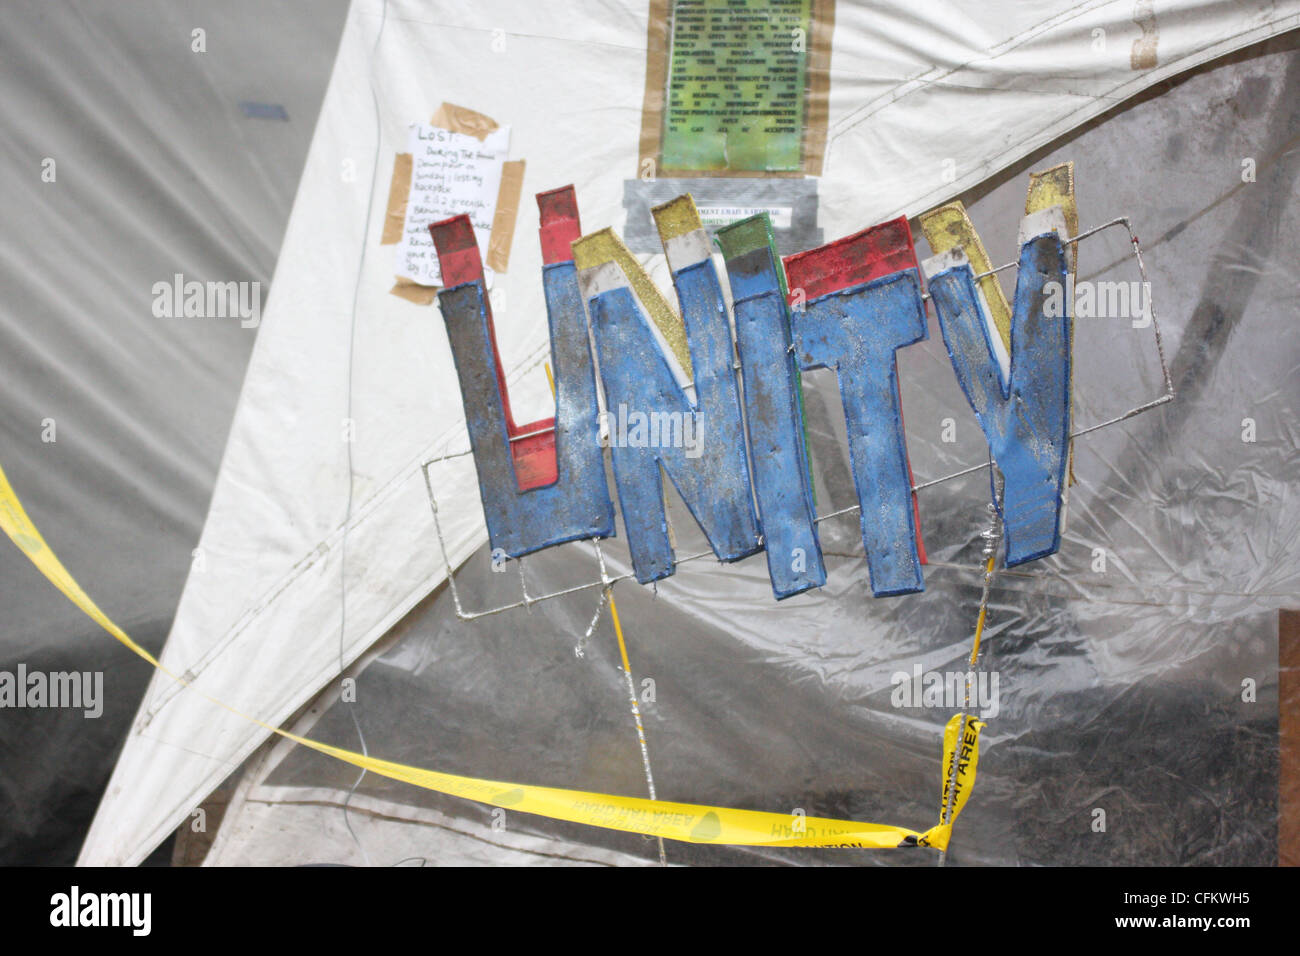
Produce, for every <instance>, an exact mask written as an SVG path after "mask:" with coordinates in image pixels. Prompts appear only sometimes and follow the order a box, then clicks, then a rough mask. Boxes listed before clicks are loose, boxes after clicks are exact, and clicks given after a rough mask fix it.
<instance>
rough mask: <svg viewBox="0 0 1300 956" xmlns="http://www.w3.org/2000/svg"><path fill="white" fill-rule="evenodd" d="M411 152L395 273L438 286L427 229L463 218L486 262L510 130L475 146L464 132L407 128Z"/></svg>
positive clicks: (420, 125)
mask: <svg viewBox="0 0 1300 956" xmlns="http://www.w3.org/2000/svg"><path fill="white" fill-rule="evenodd" d="M410 152H411V192H410V194H409V195H408V197H407V201H406V222H405V224H404V227H403V229H402V241H401V242H399V243H398V244H397V266H396V272H397V274H398V275H399V276H404V277H406V278H408V279H414V280H415V281H416V282H418V283H420V284H421V285H434V286H436V285H441V284H442V277H441V275H440V273H439V271H438V256H437V253H436V252H435V250H434V248H433V237H432V236H430V235H429V226H430V225H431V224H432V223H435V222H438V221H440V220H443V219H448V218H450V217H451V216H459V215H462V214H464V215H468V216H469V218H470V222H471V223H473V225H474V236H475V238H476V239H477V240H478V251H479V255H480V256H483V257H484V258H486V256H487V249H488V237H489V236H490V235H491V233H492V217H493V215H494V214H495V213H496V206H497V192H498V191H499V190H500V188H501V168H502V166H503V165H504V164H505V161H506V157H507V156H508V155H509V153H510V127H508V126H502V127H500V128H499V129H497V130H495V131H494V132H492V133H489V134H488V136H487V138H486V139H484V140H482V141H481V142H480V141H479V140H478V139H475V138H474V137H473V136H467V135H465V134H463V133H453V132H451V131H450V130H445V129H439V128H438V127H437V126H428V125H425V124H423V123H412V124H411V133H410ZM484 272H485V273H486V272H487V269H486V267H484Z"/></svg>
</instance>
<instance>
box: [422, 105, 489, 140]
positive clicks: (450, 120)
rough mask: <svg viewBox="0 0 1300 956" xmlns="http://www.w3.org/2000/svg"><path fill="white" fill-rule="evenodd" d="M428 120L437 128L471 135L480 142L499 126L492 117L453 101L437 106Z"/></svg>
mask: <svg viewBox="0 0 1300 956" xmlns="http://www.w3.org/2000/svg"><path fill="white" fill-rule="evenodd" d="M429 122H430V124H432V125H433V126H437V127H438V128H439V129H446V130H451V131H452V132H453V133H463V134H464V135H466V136H473V137H474V138H475V139H476V140H478V141H479V142H480V143H481V142H483V140H485V139H487V138H488V134H490V133H495V132H496V131H497V129H499V128H500V127H499V124H498V123H497V121H496V120H494V119H493V118H492V117H490V116H484V115H483V114H482V113H478V112H475V111H474V110H472V109H469V108H467V107H464V106H456V105H455V104H454V103H448V102H446V101H444V102H443V103H442V105H441V106H439V107H438V109H437V110H436V111H435V112H434V114H433V118H432V119H431V120H429Z"/></svg>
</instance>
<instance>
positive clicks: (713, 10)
mask: <svg viewBox="0 0 1300 956" xmlns="http://www.w3.org/2000/svg"><path fill="white" fill-rule="evenodd" d="M812 2H813V0H766V2H764V3H758V4H755V3H737V2H735V0H674V2H673V5H672V35H671V48H670V50H669V56H668V71H669V72H668V83H667V89H666V97H665V104H664V112H663V141H662V142H663V145H662V149H663V166H664V168H665V169H666V170H694V171H699V172H704V171H728V170H729V171H736V172H741V171H749V172H760V171H764V172H773V171H787V172H792V171H797V170H799V169H801V168H802V152H801V149H802V141H803V128H804V120H805V117H804V106H805V104H804V87H805V82H806V80H807V69H808V61H807V58H808V54H807V50H808V35H809V30H810V11H811V7H812Z"/></svg>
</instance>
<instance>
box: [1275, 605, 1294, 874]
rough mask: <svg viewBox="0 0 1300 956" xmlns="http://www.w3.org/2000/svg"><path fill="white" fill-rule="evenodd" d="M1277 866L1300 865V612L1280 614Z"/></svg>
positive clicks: (1289, 611)
mask: <svg viewBox="0 0 1300 956" xmlns="http://www.w3.org/2000/svg"><path fill="white" fill-rule="evenodd" d="M1277 673H1278V694H1277V709H1278V738H1279V740H1278V748H1279V751H1280V752H1279V755H1278V790H1279V793H1278V804H1277V863H1278V866H1300V610H1286V609H1283V610H1280V611H1278V613H1277Z"/></svg>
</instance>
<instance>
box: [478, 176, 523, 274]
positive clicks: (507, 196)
mask: <svg viewBox="0 0 1300 956" xmlns="http://www.w3.org/2000/svg"><path fill="white" fill-rule="evenodd" d="M523 191H524V161H523V160H522V159H511V160H507V161H506V163H505V165H504V166H502V168H501V188H500V189H499V190H497V208H496V212H495V213H493V215H492V233H491V235H490V236H489V237H488V253H487V264H488V268H490V269H492V270H493V271H495V272H505V271H506V270H507V269H508V268H509V267H510V244H511V243H512V242H513V241H514V238H515V220H516V219H517V218H518V216H519V198H520V196H522V195H523Z"/></svg>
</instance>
